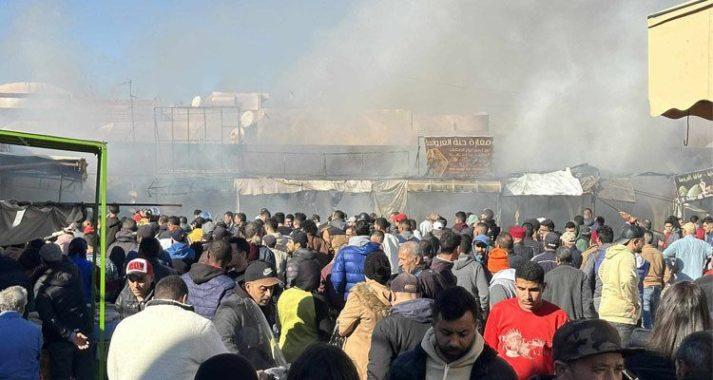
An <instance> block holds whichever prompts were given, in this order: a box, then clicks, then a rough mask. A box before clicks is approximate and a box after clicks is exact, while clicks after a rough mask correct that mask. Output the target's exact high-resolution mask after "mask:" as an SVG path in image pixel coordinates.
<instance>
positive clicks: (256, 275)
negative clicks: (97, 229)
mask: <svg viewBox="0 0 713 380" xmlns="http://www.w3.org/2000/svg"><path fill="white" fill-rule="evenodd" d="M244 279H245V282H253V281H260V282H262V283H264V285H265V286H272V285H277V284H279V283H280V280H279V279H278V278H277V272H276V271H275V268H273V267H272V266H271V265H270V264H268V263H266V262H264V261H261V260H256V261H253V262H252V263H250V265H248V267H247V269H245V275H244Z"/></svg>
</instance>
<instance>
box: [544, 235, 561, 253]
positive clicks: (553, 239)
mask: <svg viewBox="0 0 713 380" xmlns="http://www.w3.org/2000/svg"><path fill="white" fill-rule="evenodd" d="M559 246H560V234H558V233H557V232H548V233H547V235H545V248H551V249H556V248H557V247H559Z"/></svg>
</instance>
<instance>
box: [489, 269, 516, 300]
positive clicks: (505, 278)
mask: <svg viewBox="0 0 713 380" xmlns="http://www.w3.org/2000/svg"><path fill="white" fill-rule="evenodd" d="M489 290H490V309H491V310H492V309H493V306H495V304H497V303H498V302H500V301H503V300H506V299H508V298H513V297H515V269H513V268H510V269H504V270H501V271H500V272H498V273H495V274H494V275H493V278H492V279H490V289H489Z"/></svg>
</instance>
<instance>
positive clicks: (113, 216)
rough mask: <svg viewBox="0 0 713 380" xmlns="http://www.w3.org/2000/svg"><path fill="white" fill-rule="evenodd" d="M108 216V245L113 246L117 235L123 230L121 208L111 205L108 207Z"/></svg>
mask: <svg viewBox="0 0 713 380" xmlns="http://www.w3.org/2000/svg"><path fill="white" fill-rule="evenodd" d="M107 211H108V213H107V216H106V245H107V246H109V245H112V244H114V242H115V241H116V233H117V232H119V230H120V229H121V224H122V223H121V220H119V206H118V205H116V204H110V205H108V206H107Z"/></svg>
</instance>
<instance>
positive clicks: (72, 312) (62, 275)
mask: <svg viewBox="0 0 713 380" xmlns="http://www.w3.org/2000/svg"><path fill="white" fill-rule="evenodd" d="M35 297H36V298H35V308H36V309H37V312H38V313H39V314H40V319H42V335H43V336H44V338H45V342H48V343H51V342H57V341H67V342H71V336H72V333H73V332H75V331H81V332H82V333H83V334H84V335H86V336H91V335H92V327H93V326H92V323H93V321H92V319H93V318H92V317H91V315H90V313H89V309H88V308H87V305H86V304H85V303H84V296H83V294H82V283H81V280H80V279H79V269H78V268H77V266H76V265H74V263H72V262H71V261H70V260H69V258H67V257H63V258H62V261H60V262H56V263H48V264H47V267H46V269H45V270H44V271H43V272H42V274H41V275H40V277H39V278H38V279H37V282H35Z"/></svg>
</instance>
